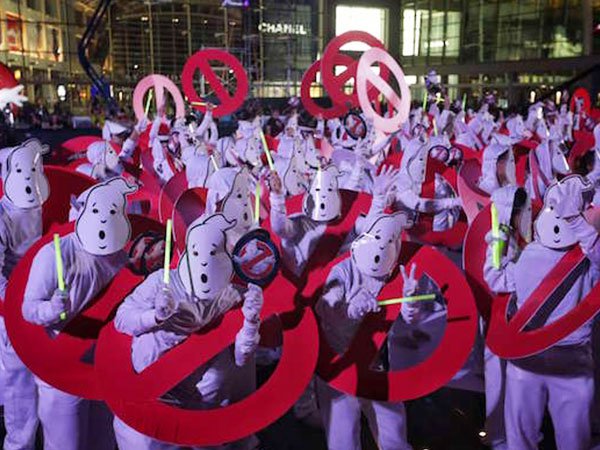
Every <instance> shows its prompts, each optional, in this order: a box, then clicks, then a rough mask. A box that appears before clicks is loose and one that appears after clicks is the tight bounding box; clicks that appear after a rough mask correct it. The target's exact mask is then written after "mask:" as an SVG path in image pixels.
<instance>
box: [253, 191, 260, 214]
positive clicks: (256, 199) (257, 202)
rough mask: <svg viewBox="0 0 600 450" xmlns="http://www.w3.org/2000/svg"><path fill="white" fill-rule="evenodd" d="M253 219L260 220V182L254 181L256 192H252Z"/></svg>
mask: <svg viewBox="0 0 600 450" xmlns="http://www.w3.org/2000/svg"><path fill="white" fill-rule="evenodd" d="M254 221H255V222H256V223H258V222H259V221H260V182H259V181H257V182H256V192H255V193H254Z"/></svg>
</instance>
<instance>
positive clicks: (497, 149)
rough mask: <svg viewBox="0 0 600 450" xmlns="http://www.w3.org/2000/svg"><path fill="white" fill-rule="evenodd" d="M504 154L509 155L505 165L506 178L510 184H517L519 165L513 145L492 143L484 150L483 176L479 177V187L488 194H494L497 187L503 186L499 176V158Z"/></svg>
mask: <svg viewBox="0 0 600 450" xmlns="http://www.w3.org/2000/svg"><path fill="white" fill-rule="evenodd" d="M503 155H508V159H507V160H506V166H505V175H506V180H507V182H508V184H511V185H516V184H517V167H516V163H515V156H514V154H513V152H512V148H511V146H510V145H507V144H500V143H493V144H490V145H488V146H487V147H486V149H485V150H484V152H483V162H482V164H481V178H480V179H479V188H480V189H481V190H483V191H485V192H487V193H488V194H492V193H493V192H494V191H495V190H496V189H498V188H499V187H502V186H501V185H500V181H499V176H498V160H499V159H500V157H502V156H503Z"/></svg>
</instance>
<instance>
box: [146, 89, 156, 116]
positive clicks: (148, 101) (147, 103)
mask: <svg viewBox="0 0 600 450" xmlns="http://www.w3.org/2000/svg"><path fill="white" fill-rule="evenodd" d="M153 94H154V91H153V90H152V89H151V90H150V92H149V93H148V99H147V100H146V109H145V111H146V112H145V114H146V117H148V112H149V111H150V102H151V101H152V95H153Z"/></svg>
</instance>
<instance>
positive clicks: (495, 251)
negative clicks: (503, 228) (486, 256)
mask: <svg viewBox="0 0 600 450" xmlns="http://www.w3.org/2000/svg"><path fill="white" fill-rule="evenodd" d="M491 212H492V236H494V237H495V238H499V237H500V223H499V220H498V209H497V208H496V205H494V204H493V203H492V206H491ZM503 251H504V242H499V241H495V242H494V245H493V247H492V257H493V264H494V268H495V269H499V268H500V260H501V259H502V252H503Z"/></svg>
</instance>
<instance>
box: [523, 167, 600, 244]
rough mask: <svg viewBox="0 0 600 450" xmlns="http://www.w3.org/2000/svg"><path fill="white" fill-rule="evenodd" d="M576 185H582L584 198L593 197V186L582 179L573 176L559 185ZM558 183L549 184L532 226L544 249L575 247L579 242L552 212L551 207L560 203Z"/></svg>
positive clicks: (564, 223) (565, 224)
mask: <svg viewBox="0 0 600 450" xmlns="http://www.w3.org/2000/svg"><path fill="white" fill-rule="evenodd" d="M564 183H577V184H580V185H582V189H581V190H582V192H583V195H584V198H585V197H586V196H587V197H589V198H590V200H591V197H592V196H593V186H592V185H591V184H590V183H589V182H587V181H586V180H585V179H584V178H582V177H580V176H578V175H573V176H569V177H567V178H565V179H563V180H562V181H561V182H560V184H561V185H562V184H564ZM558 186H559V182H556V183H553V184H551V185H550V186H549V187H548V189H546V193H545V194H544V209H542V211H541V212H540V213H539V214H538V216H537V219H536V221H535V224H534V228H535V238H536V240H537V241H538V242H539V243H540V244H542V245H543V246H544V247H548V248H552V249H563V248H567V247H570V246H572V245H575V244H576V243H577V242H578V241H579V240H578V238H577V237H576V236H575V234H574V233H573V232H572V231H571V229H570V228H569V226H568V225H567V223H566V222H565V221H564V220H563V219H561V218H559V217H558V216H557V215H556V213H555V212H554V209H553V205H554V204H556V203H558V202H560V201H562V200H563V199H561V197H560V195H559V193H558Z"/></svg>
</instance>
